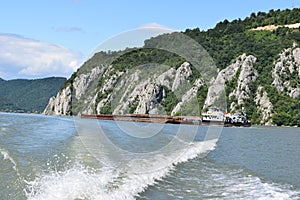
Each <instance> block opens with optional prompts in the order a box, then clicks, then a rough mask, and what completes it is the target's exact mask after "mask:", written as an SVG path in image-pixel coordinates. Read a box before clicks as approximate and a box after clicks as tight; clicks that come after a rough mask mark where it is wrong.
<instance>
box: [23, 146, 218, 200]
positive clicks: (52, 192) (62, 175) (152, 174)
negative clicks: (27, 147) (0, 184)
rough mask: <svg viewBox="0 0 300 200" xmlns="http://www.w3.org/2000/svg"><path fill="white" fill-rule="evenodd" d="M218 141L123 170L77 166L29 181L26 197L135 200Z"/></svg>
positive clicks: (133, 163)
mask: <svg viewBox="0 0 300 200" xmlns="http://www.w3.org/2000/svg"><path fill="white" fill-rule="evenodd" d="M216 142H217V140H209V141H202V142H195V143H191V144H189V145H188V146H187V148H185V149H181V150H180V151H181V152H178V151H176V150H174V151H173V152H171V153H170V154H169V155H163V154H161V155H156V156H153V157H148V158H147V159H143V160H141V159H137V160H136V159H132V160H131V161H130V162H128V163H126V166H123V167H120V168H101V169H92V168H88V167H86V166H82V165H76V166H74V167H72V168H71V169H68V170H65V171H62V172H52V173H50V174H46V175H43V176H41V177H38V178H36V179H35V180H33V181H29V182H27V188H26V190H25V192H26V196H27V198H28V199H30V200H40V199H43V200H54V199H55V200H56V199H60V200H64V199H110V200H114V199H118V200H120V199H126V200H131V199H132V200H133V199H135V197H137V196H138V194H139V193H141V192H143V191H145V189H146V188H147V187H149V186H150V185H154V184H155V183H156V181H157V180H161V179H162V178H163V177H165V176H166V175H168V174H169V173H170V172H171V171H172V170H174V169H175V166H176V165H177V164H179V163H182V162H186V161H188V160H190V159H193V158H196V157H197V156H199V155H202V154H206V153H207V152H208V151H211V150H214V148H215V146H216ZM178 155H180V156H178ZM170 161H172V162H170ZM166 163H168V165H166ZM160 166H166V167H161V168H160Z"/></svg>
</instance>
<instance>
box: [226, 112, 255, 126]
mask: <svg viewBox="0 0 300 200" xmlns="http://www.w3.org/2000/svg"><path fill="white" fill-rule="evenodd" d="M243 110H244V109H243ZM224 126H226V127H231V126H239V127H240V126H242V127H250V126H251V122H250V121H249V120H248V118H247V115H246V113H245V112H237V113H233V114H230V113H226V114H225V123H224Z"/></svg>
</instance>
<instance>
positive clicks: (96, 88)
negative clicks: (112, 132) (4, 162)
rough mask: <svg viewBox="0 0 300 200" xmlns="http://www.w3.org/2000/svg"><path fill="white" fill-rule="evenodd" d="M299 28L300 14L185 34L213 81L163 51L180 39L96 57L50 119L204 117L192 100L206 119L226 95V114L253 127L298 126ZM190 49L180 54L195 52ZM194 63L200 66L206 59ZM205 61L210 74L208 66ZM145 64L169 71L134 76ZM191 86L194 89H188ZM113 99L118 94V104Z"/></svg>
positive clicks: (257, 16)
mask: <svg viewBox="0 0 300 200" xmlns="http://www.w3.org/2000/svg"><path fill="white" fill-rule="evenodd" d="M299 26H300V9H299V8H295V9H293V10H289V9H286V10H270V11H269V12H268V13H265V12H258V13H252V14H251V15H250V16H249V17H246V18H245V19H244V20H242V19H236V20H233V21H231V22H229V21H228V20H224V21H222V22H219V23H217V24H216V26H215V27H214V28H212V29H209V30H205V31H201V30H200V29H199V28H196V29H193V30H191V29H187V30H186V31H184V32H182V34H185V35H187V36H189V37H190V38H193V39H194V40H195V41H197V42H198V43H199V44H200V45H202V46H203V47H204V49H205V50H206V51H207V52H208V53H209V55H210V56H211V58H212V59H213V61H214V63H215V65H216V67H217V68H218V72H217V74H216V76H215V77H214V78H211V77H209V76H207V74H209V73H210V72H209V71H207V72H208V73H207V74H203V73H202V72H201V73H199V71H197V70H195V69H194V66H193V62H189V61H187V60H185V59H183V58H182V57H180V56H178V55H174V54H172V53H170V52H166V51H163V50H160V49H161V48H159V47H162V46H166V45H170V47H171V48H169V49H172V48H180V45H179V47H177V46H175V47H172V45H176V44H174V42H173V39H174V38H176V37H180V35H179V34H178V33H171V34H164V35H160V36H157V37H154V38H151V39H149V40H146V41H145V45H144V47H145V48H139V49H133V50H131V51H128V52H126V51H124V52H110V53H105V52H99V53H96V54H95V55H94V56H93V57H92V58H91V59H90V60H88V61H87V62H85V63H84V64H83V65H82V66H81V67H80V68H79V69H78V71H77V72H75V73H74V74H73V75H72V77H71V78H70V79H68V80H67V82H66V84H65V85H64V86H63V87H62V89H61V90H60V91H59V93H58V94H57V95H56V97H52V98H51V99H50V101H49V104H48V106H47V108H46V109H45V111H44V113H46V114H55V115H79V114H81V113H86V114H91V113H115V114H117V113H123V114H125V113H140V114H144V113H150V114H151V113H153V114H160V110H161V109H163V110H164V111H166V113H167V114H171V115H185V114H192V115H199V114H200V113H199V112H197V109H195V107H193V105H195V104H193V103H191V104H190V102H193V101H194V100H193V99H195V98H196V100H197V102H198V103H199V107H200V108H202V110H201V112H202V111H203V110H205V109H206V108H207V107H210V106H211V105H214V104H217V103H218V101H220V99H221V100H222V98H220V96H222V95H223V96H225V98H223V99H226V102H227V104H226V108H224V109H225V110H227V111H228V112H238V111H241V110H244V109H245V112H246V114H247V116H248V117H249V118H250V120H251V122H252V123H253V124H264V125H288V126H300V46H299V44H300V28H299ZM185 48H186V49H182V51H188V50H189V49H192V48H194V46H193V44H191V45H190V46H188V47H185ZM193 58H194V60H193V61H197V60H200V59H202V58H203V55H202V53H200V54H199V55H196V56H194V57H193ZM207 61H208V62H207V63H205V64H206V66H207V65H210V62H209V60H207ZM147 63H158V64H162V65H161V66H169V67H166V68H162V67H160V68H157V69H156V70H157V71H156V72H152V71H149V73H147V70H144V71H145V72H144V73H143V70H135V71H133V72H132V70H131V69H135V68H136V66H145V69H146V68H147ZM151 73H152V74H151ZM151 77H153V78H152V79H151ZM207 78H209V80H205V79H207ZM120 80H121V81H120ZM185 82H187V83H190V85H191V87H190V88H184V87H183V85H184V84H183V83H185ZM205 82H206V83H208V82H209V84H204V83H205ZM115 92H119V94H118V95H117V96H115V95H114V93H115ZM220 103H221V102H220ZM182 108H185V109H182ZM182 110H188V111H189V112H188V113H184V112H182ZM190 111H191V112H190ZM193 111H195V112H194V113H193Z"/></svg>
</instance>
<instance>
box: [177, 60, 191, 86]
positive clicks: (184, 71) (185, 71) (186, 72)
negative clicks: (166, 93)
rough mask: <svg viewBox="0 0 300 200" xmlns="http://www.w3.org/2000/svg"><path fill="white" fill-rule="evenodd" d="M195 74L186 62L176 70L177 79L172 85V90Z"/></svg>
mask: <svg viewBox="0 0 300 200" xmlns="http://www.w3.org/2000/svg"><path fill="white" fill-rule="evenodd" d="M192 74H193V72H192V70H191V67H190V64H189V63H188V62H184V63H183V64H182V65H181V66H180V67H179V68H178V69H177V71H176V75H175V79H174V82H173V85H172V91H174V90H176V89H177V88H178V87H179V86H180V84H182V83H183V82H184V81H186V80H187V78H188V77H190V76H191V75H192Z"/></svg>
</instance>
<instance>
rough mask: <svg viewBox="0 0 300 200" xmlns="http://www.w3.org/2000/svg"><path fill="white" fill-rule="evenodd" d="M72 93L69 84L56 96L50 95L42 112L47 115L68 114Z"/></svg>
mask: <svg viewBox="0 0 300 200" xmlns="http://www.w3.org/2000/svg"><path fill="white" fill-rule="evenodd" d="M71 102H72V93H71V86H70V85H69V86H68V87H66V88H64V89H63V90H61V91H60V92H59V93H58V94H57V95H56V97H51V98H50V100H49V103H48V105H47V107H46V108H45V110H44V112H43V114H48V115H70V114H71V113H70V112H71Z"/></svg>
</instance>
